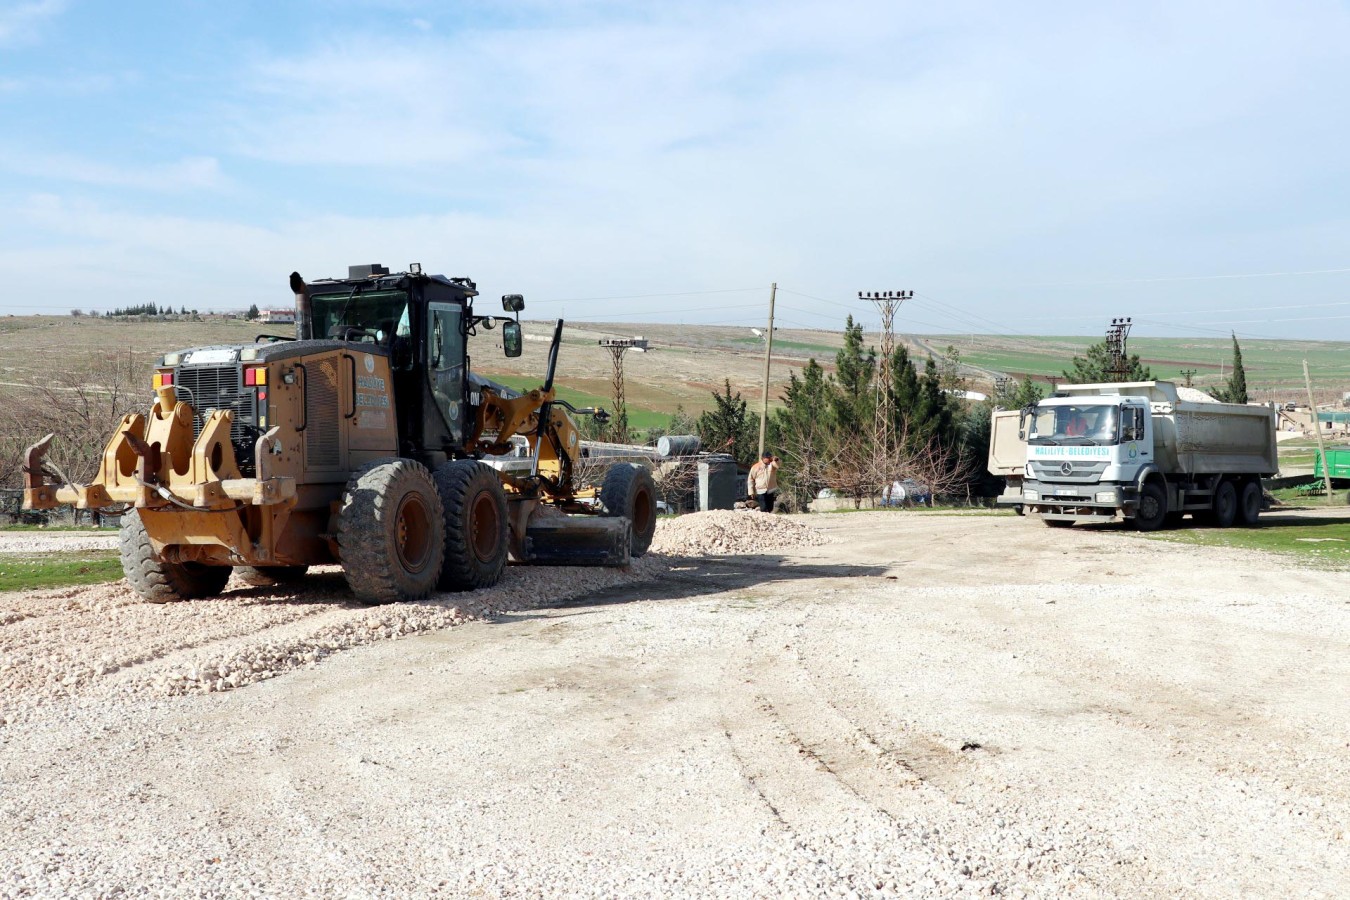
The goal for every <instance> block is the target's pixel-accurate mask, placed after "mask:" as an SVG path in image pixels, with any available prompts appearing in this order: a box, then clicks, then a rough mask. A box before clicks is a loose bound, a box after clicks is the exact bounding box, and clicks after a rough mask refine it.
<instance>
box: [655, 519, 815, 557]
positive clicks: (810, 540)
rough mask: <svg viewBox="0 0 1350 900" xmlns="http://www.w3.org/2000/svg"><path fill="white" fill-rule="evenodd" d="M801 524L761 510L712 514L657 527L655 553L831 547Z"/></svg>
mask: <svg viewBox="0 0 1350 900" xmlns="http://www.w3.org/2000/svg"><path fill="white" fill-rule="evenodd" d="M829 540H830V539H829V538H828V537H826V536H825V535H823V534H821V533H820V532H819V531H817V530H815V529H814V528H811V527H810V526H807V525H803V524H802V523H800V522H797V521H794V520H792V519H789V518H786V517H784V516H776V515H772V514H769V513H762V512H760V511H759V510H751V509H735V510H712V511H709V512H702V513H693V514H691V515H687V516H680V517H679V518H676V519H663V520H662V521H661V522H659V523H658V525H657V529H656V538H655V540H653V541H652V551H653V552H655V553H664V554H666V555H668V556H723V555H729V554H740V553H768V552H771V551H774V550H791V549H793V548H795V547H812V546H817V545H820V544H827V543H829Z"/></svg>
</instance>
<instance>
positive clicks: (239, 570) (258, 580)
mask: <svg viewBox="0 0 1350 900" xmlns="http://www.w3.org/2000/svg"><path fill="white" fill-rule="evenodd" d="M308 571H309V566H235V567H234V574H236V575H238V576H239V580H240V581H242V582H243V583H244V584H247V585H252V586H253V587H276V586H277V585H281V584H293V583H295V582H297V581H299V580H300V579H302V578H304V577H305V573H306V572H308Z"/></svg>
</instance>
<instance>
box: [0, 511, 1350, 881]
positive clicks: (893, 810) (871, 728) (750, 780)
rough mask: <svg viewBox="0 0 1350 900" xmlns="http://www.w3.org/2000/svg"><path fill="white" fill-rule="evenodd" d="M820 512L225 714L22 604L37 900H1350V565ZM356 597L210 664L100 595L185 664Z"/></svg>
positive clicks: (74, 615)
mask: <svg viewBox="0 0 1350 900" xmlns="http://www.w3.org/2000/svg"><path fill="white" fill-rule="evenodd" d="M805 521H807V522H808V523H809V524H810V525H811V526H812V527H815V528H819V529H821V530H823V531H824V532H826V533H827V534H829V535H830V536H831V537H832V538H833V541H832V542H831V543H829V544H827V545H823V546H813V547H806V548H801V549H798V550H794V551H791V552H788V553H784V554H781V555H762V556H757V557H747V558H723V559H717V560H702V561H692V560H685V561H680V560H673V561H669V562H670V565H671V568H670V569H669V570H666V569H665V568H664V566H663V565H661V564H659V563H658V562H657V561H653V562H651V563H649V564H647V565H648V568H647V569H645V570H644V571H642V572H639V573H637V574H636V575H634V576H633V577H634V578H652V577H654V578H655V580H648V581H641V580H630V581H625V580H623V579H616V580H615V581H614V582H613V583H612V586H610V587H608V588H606V589H604V590H602V591H600V592H598V593H594V594H590V595H588V596H580V597H575V598H574V599H572V600H569V601H565V602H562V603H558V604H554V605H552V606H549V607H545V608H534V609H524V608H522V609H520V610H519V611H516V612H506V613H500V614H496V615H487V616H486V618H482V619H478V618H475V612H474V610H473V608H472V607H471V606H469V605H468V604H463V603H462V604H461V606H462V608H460V609H457V611H456V612H455V615H454V616H453V617H450V618H447V619H446V620H445V621H444V622H442V623H441V624H442V625H445V624H456V623H460V622H462V623H463V624H458V627H453V628H441V630H434V631H430V632H428V633H425V634H419V635H415V636H411V637H403V638H401V639H398V640H377V641H373V642H369V641H368V642H365V643H364V644H362V643H361V642H356V643H352V644H350V645H342V646H339V647H336V648H335V649H333V650H332V651H330V652H325V653H321V654H318V655H317V656H316V657H315V659H313V660H308V661H304V665H303V666H301V667H299V668H293V669H291V670H288V671H286V672H285V673H284V674H279V675H277V677H269V678H265V679H263V680H260V681H258V682H257V683H254V684H248V685H247V686H244V687H240V688H238V689H234V690H225V691H223V692H220V693H209V694H196V693H192V692H186V693H185V692H184V691H183V690H182V689H181V687H176V686H175V685H177V684H178V682H176V681H174V680H173V679H169V678H164V677H159V676H156V677H150V678H146V677H142V676H143V675H144V673H143V672H141V673H139V674H137V673H138V665H137V664H135V663H132V662H126V663H124V662H120V661H114V662H112V663H110V664H108V665H110V666H112V667H113V668H109V669H108V671H106V672H104V673H99V674H89V671H92V670H88V671H86V670H85V669H81V668H79V667H78V666H75V667H73V668H68V669H60V668H59V667H56V666H54V667H53V672H56V673H59V672H61V671H76V672H83V673H85V674H82V675H79V677H76V678H75V679H74V680H72V681H71V683H70V684H68V685H67V684H64V683H63V682H64V680H65V677H61V678H56V677H47V676H45V675H44V676H43V677H29V676H31V675H32V674H33V673H32V671H31V669H32V668H33V667H34V666H36V665H38V661H37V660H38V656H39V654H38V653H37V652H36V651H34V650H33V649H31V648H32V647H33V646H34V645H35V644H34V643H33V642H35V641H36V642H39V643H40V640H39V638H40V637H41V636H43V635H45V636H46V639H47V640H49V641H51V642H53V644H60V643H61V642H63V641H64V642H66V643H65V646H63V647H59V648H58V647H56V646H53V647H52V648H51V652H52V653H54V654H58V655H59V654H65V655H66V656H67V657H73V656H78V655H79V654H80V653H81V651H80V649H79V648H80V646H81V645H82V644H83V645H89V646H95V647H102V646H103V644H102V643H100V642H101V641H103V638H102V637H100V633H99V632H98V629H99V626H98V624H97V622H98V616H97V615H95V613H94V612H93V611H91V609H90V607H92V606H94V605H96V604H94V603H92V602H90V603H86V602H85V601H84V600H82V599H81V597H82V596H85V595H84V594H82V592H83V591H86V590H89V589H71V590H69V591H66V592H60V593H61V596H59V597H56V598H55V599H52V600H51V603H52V606H53V608H52V609H51V610H50V611H48V612H46V613H45V614H40V612H39V610H38V609H37V608H36V607H35V606H34V605H33V603H32V602H31V598H29V599H23V600H21V599H14V598H5V597H0V623H3V624H0V651H3V652H4V654H5V655H4V656H3V657H0V713H3V712H5V711H6V710H8V713H7V715H8V718H10V720H11V721H10V723H9V724H8V725H4V726H0V821H3V822H5V823H6V825H5V832H6V838H5V840H4V841H2V842H0V896H29V895H37V896H75V895H88V896H119V895H125V896H142V895H153V894H155V893H157V892H162V893H166V894H176V895H177V894H186V895H192V896H251V895H262V896H334V895H341V896H425V895H432V894H440V895H444V896H512V897H514V896H526V897H528V896H631V897H638V896H641V897H648V896H654V895H666V896H691V897H692V896H698V897H704V896H726V897H744V896H761V897H780V896H875V895H883V896H884V895H904V896H977V895H990V894H999V895H1006V896H1024V895H1026V896H1045V897H1061V896H1081V897H1094V896H1164V895H1166V896H1173V895H1177V896H1204V897H1230V896H1267V897H1274V896H1291V895H1299V896H1326V897H1334V896H1344V895H1346V894H1347V893H1350V874H1347V873H1348V872H1350V703H1347V700H1350V599H1347V592H1346V591H1345V589H1344V584H1345V581H1346V576H1345V574H1344V573H1337V572H1329V571H1318V570H1312V569H1301V570H1299V569H1289V568H1288V567H1287V563H1284V562H1283V561H1276V560H1275V559H1274V558H1272V557H1267V556H1263V555H1259V554H1238V553H1234V552H1230V551H1221V550H1212V549H1197V548H1191V547H1182V546H1179V545H1171V544H1163V543H1159V542H1156V541H1150V540H1146V539H1143V538H1141V537H1139V536H1137V535H1134V534H1131V533H1129V532H1124V531H1092V530H1088V529H1073V530H1071V531H1055V532H1051V531H1049V530H1048V529H1045V528H1043V527H1041V526H1039V525H1037V524H1036V523H1034V522H1029V521H1026V520H1023V519H1017V518H1013V517H1002V516H1000V517H992V516H936V515H913V514H903V513H875V514H867V513H864V514H851V515H837V516H833V515H825V516H815V517H811V518H810V519H807V520H805ZM513 571H514V570H513ZM533 572H534V574H535V575H538V574H539V573H541V572H545V570H533ZM545 576H547V573H546V572H545ZM550 577H551V576H548V577H542V578H541V580H540V581H539V582H531V583H530V584H529V585H527V586H526V587H527V588H528V589H529V590H540V589H546V588H547V586H548V584H549V580H550ZM339 592H340V591H339V589H338V587H337V582H336V579H330V580H329V581H326V582H325V581H323V579H320V583H319V584H318V585H317V586H315V587H313V588H311V589H310V591H309V592H308V593H304V594H298V595H294V596H290V597H287V596H281V597H275V598H274V597H268V598H263V597H259V596H256V595H247V593H246V592H244V594H241V596H240V597H237V598H235V599H229V600H221V601H217V602H218V603H220V604H222V605H221V606H220V607H219V609H220V610H221V614H220V615H218V616H217V617H216V618H215V619H213V622H214V624H213V625H211V626H210V627H209V628H206V629H205V630H202V631H192V632H190V633H191V634H192V635H194V636H193V637H191V639H189V640H186V641H180V642H178V643H176V642H175V638H174V633H189V632H188V631H187V630H186V629H185V628H184V627H183V626H182V625H181V623H180V624H179V625H176V626H174V627H168V628H156V627H155V626H154V624H153V623H154V622H155V621H156V617H157V616H158V617H159V618H160V621H167V619H166V618H165V617H172V616H173V615H174V614H175V611H174V610H166V609H165V608H160V607H147V606H145V605H143V604H137V603H134V602H132V601H131V600H129V599H126V598H123V600H112V599H106V598H105V599H103V600H101V601H99V602H102V603H104V604H106V606H107V608H106V609H105V610H104V611H103V612H104V616H105V617H106V616H112V617H120V621H121V622H122V623H124V626H125V628H127V629H130V633H132V634H134V635H137V637H136V638H135V640H137V641H140V642H141V643H142V644H143V645H144V648H145V652H144V654H143V656H144V660H143V661H142V663H141V664H140V666H141V667H146V666H148V667H150V668H155V667H156V666H158V667H159V668H160V670H161V674H163V672H165V671H169V670H170V669H172V668H173V667H174V666H175V665H176V663H174V662H172V660H173V658H174V656H175V654H178V655H186V656H191V657H192V659H193V665H202V660H205V659H214V658H217V657H221V658H224V657H226V656H229V655H230V654H231V653H235V652H236V650H237V649H238V647H237V645H238V644H239V642H244V641H247V640H248V639H249V638H248V637H247V636H246V635H241V634H240V631H241V629H239V628H237V627H233V628H232V626H231V623H230V621H229V618H228V617H227V616H224V615H223V613H224V612H225V611H229V610H230V608H231V607H237V608H239V609H246V608H247V609H261V610H264V613H258V614H259V615H264V614H265V615H266V616H267V617H268V618H267V621H268V623H270V624H267V625H266V626H265V627H264V628H262V629H261V630H263V631H268V630H272V629H280V630H279V631H273V634H272V637H269V638H267V640H268V641H271V642H272V643H273V644H275V645H277V646H283V645H285V641H284V640H283V639H282V637H281V636H282V635H284V634H290V633H293V632H295V631H296V629H298V628H300V625H301V624H302V623H301V620H304V619H305V618H306V617H311V616H319V617H325V618H324V622H325V623H326V625H325V626H324V627H329V626H331V627H333V628H336V629H337V632H339V633H345V632H344V629H347V626H348V624H350V623H351V622H364V621H366V620H365V619H364V618H359V617H365V616H371V615H390V613H388V612H384V613H380V612H375V613H372V612H370V611H363V610H356V609H354V608H353V607H351V605H350V604H348V603H345V602H344V601H341V600H340V599H335V595H336V594H337V593H339ZM447 602H448V601H447ZM521 605H522V606H527V605H529V604H528V603H522V604H521ZM407 615H412V614H411V613H409V614H407ZM16 616H18V618H16ZM40 619H41V620H42V621H43V622H44V624H42V625H41V626H40V627H39V626H38V624H36V623H37V622H38V621H39V620H40ZM466 619H467V621H465V620H466ZM419 621H420V620H419ZM25 629H26V630H25ZM349 630H351V631H352V632H353V633H355V632H357V631H359V628H357V627H353V628H352V629H349ZM20 633H22V634H24V635H27V637H25V638H23V639H22V640H20V639H19V638H17V637H13V638H11V637H10V635H18V634H20ZM123 633H128V632H123ZM35 636H36V637H35ZM385 636H389V635H385ZM216 642H226V643H227V644H228V652H227V650H220V651H219V652H217V651H216V650H212V649H211V648H212V646H213V645H214V644H215V643H216ZM231 642H233V643H231ZM101 652H104V653H105V654H106V653H107V652H108V651H106V650H104V651H101ZM193 654H196V656H193ZM212 654H214V656H213V655H212ZM161 660H169V661H168V662H159V661H161ZM268 674H271V673H268ZM66 677H68V676H66ZM223 686H224V687H229V685H223ZM20 692H22V693H23V694H24V696H17V694H18V693H20Z"/></svg>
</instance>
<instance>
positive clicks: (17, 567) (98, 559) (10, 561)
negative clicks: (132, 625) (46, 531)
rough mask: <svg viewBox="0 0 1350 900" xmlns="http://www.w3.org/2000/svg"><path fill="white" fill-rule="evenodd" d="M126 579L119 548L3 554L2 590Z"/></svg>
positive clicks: (0, 575)
mask: <svg viewBox="0 0 1350 900" xmlns="http://www.w3.org/2000/svg"><path fill="white" fill-rule="evenodd" d="M121 580H122V563H121V562H120V561H119V560H118V558H117V551H116V550H90V551H85V552H82V553H49V554H46V555H44V556H17V555H16V556H9V555H6V556H0V591H31V590H36V589H38V588H52V587H68V586H70V585H76V584H105V583H107V582H110V581H121Z"/></svg>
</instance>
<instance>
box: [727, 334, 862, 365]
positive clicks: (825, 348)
mask: <svg viewBox="0 0 1350 900" xmlns="http://www.w3.org/2000/svg"><path fill="white" fill-rule="evenodd" d="M777 330H778V329H776V328H775V329H774V331H775V332H776V331H777ZM731 342H732V343H733V344H744V345H748V346H756V347H762V346H764V341H763V340H762V339H760V338H756V337H748V338H732V339H731ZM773 349H774V350H775V352H776V351H778V350H801V351H802V352H804V353H818V354H820V356H821V357H822V358H823V359H833V358H834V356H835V354H837V353H838V352H839V348H838V347H831V346H830V345H829V344H812V343H810V342H808V341H789V340H785V339H784V338H780V337H777V336H776V335H775V337H774V339H773Z"/></svg>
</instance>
